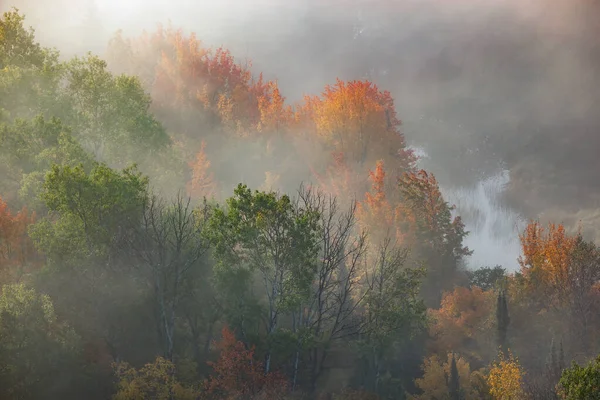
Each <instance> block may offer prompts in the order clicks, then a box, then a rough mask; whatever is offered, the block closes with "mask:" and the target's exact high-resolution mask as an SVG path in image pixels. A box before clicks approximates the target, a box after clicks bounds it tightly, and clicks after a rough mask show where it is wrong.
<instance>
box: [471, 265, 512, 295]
mask: <svg viewBox="0 0 600 400" xmlns="http://www.w3.org/2000/svg"><path fill="white" fill-rule="evenodd" d="M467 275H468V276H469V284H470V285H471V286H477V287H480V288H481V289H482V290H490V289H496V288H498V287H499V286H500V285H502V283H503V281H504V278H505V276H506V270H505V269H504V268H502V267H501V266H499V265H496V266H495V267H482V268H479V269H476V270H474V271H468V272H467Z"/></svg>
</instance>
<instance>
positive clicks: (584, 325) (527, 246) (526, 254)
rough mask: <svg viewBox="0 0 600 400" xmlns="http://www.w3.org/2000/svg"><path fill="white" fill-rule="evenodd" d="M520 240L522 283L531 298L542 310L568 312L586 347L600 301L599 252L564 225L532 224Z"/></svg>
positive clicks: (573, 331)
mask: <svg viewBox="0 0 600 400" xmlns="http://www.w3.org/2000/svg"><path fill="white" fill-rule="evenodd" d="M520 238H521V247H522V256H521V257H520V258H519V263H520V265H521V276H522V279H521V282H522V286H523V288H524V290H525V291H526V293H528V296H529V298H530V299H531V301H532V302H533V304H534V305H535V307H536V308H537V309H538V310H544V309H545V310H551V311H555V312H565V313H566V314H565V315H566V316H567V317H569V318H570V321H571V322H570V324H569V328H570V330H571V333H572V334H573V335H576V336H575V337H577V338H578V339H576V340H577V342H579V343H582V344H583V343H586V341H587V340H588V335H589V329H590V324H591V323H592V320H593V317H592V315H593V311H592V310H594V309H595V307H596V305H597V301H598V299H597V295H596V290H595V287H596V284H597V281H598V278H600V253H599V252H598V248H597V247H596V245H594V244H593V243H591V242H586V241H585V240H584V239H583V237H582V235H581V234H576V235H569V234H568V233H567V232H566V229H565V227H564V226H563V225H555V224H549V225H548V227H547V228H544V227H543V226H541V224H540V223H538V222H531V223H530V224H529V225H528V226H527V227H526V229H525V231H524V232H523V234H522V235H521V236H520Z"/></svg>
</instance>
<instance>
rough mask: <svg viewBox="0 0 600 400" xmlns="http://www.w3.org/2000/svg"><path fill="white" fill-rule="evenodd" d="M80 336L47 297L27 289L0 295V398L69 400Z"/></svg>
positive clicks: (9, 289)
mask: <svg viewBox="0 0 600 400" xmlns="http://www.w3.org/2000/svg"><path fill="white" fill-rule="evenodd" d="M79 345H80V342H79V338H78V336H77V335H76V334H75V332H74V331H73V330H72V329H71V328H69V326H67V325H66V324H64V323H62V322H61V321H59V320H58V318H57V316H56V314H55V312H54V307H53V305H52V302H51V301H50V299H49V298H48V296H44V295H40V294H38V293H37V292H36V291H35V290H33V289H30V288H27V287H25V285H22V284H18V285H5V286H4V287H2V290H1V294H0V360H1V363H0V398H3V399H39V398H44V397H46V398H47V397H50V398H73V397H68V396H69V395H72V394H73V393H72V390H73V387H74V386H73V381H74V380H76V379H77V378H81V377H80V376H78V374H77V367H78V364H77V362H78V352H79Z"/></svg>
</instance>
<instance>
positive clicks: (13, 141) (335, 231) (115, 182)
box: [0, 10, 600, 400]
mask: <svg viewBox="0 0 600 400" xmlns="http://www.w3.org/2000/svg"><path fill="white" fill-rule="evenodd" d="M37 40H38V38H36V36H35V33H34V32H33V31H32V30H30V29H28V28H27V21H26V20H25V19H24V16H23V15H22V14H20V13H19V11H18V10H13V11H9V12H6V13H5V14H3V16H2V18H1V19H0V174H1V177H2V179H0V287H1V289H0V397H1V398H6V399H38V398H40V399H41V398H60V399H81V398H85V399H92V400H93V399H109V398H113V399H121V400H126V399H140V398H143V399H301V398H327V399H347V400H350V399H432V398H435V399H450V400H455V399H552V398H565V399H574V398H594V396H596V394H595V393H594V388H595V385H596V384H597V381H598V377H597V375H598V372H597V370H598V368H597V363H598V360H597V359H596V357H597V354H598V353H600V346H599V342H598V337H597V332H598V331H599V329H600V318H598V315H600V313H599V311H600V310H599V307H600V287H599V286H598V279H599V278H600V250H599V249H598V248H597V246H596V245H595V244H594V243H593V242H590V241H587V240H586V239H585V238H584V236H583V235H582V234H581V233H577V232H576V233H572V232H570V231H569V230H568V229H566V228H565V226H563V225H555V224H548V225H545V224H542V223H540V222H538V221H531V222H530V223H529V224H528V225H527V227H526V229H524V230H523V232H521V235H520V238H519V239H520V242H521V245H522V252H521V257H520V258H519V260H518V262H519V265H520V269H519V270H518V271H515V272H508V271H506V270H505V269H504V268H503V267H502V266H493V267H492V266H481V268H479V269H476V270H471V269H467V268H466V260H467V257H468V256H469V255H470V254H472V252H473V251H477V249H470V248H468V247H467V246H465V245H464V239H465V237H467V235H468V234H469V232H467V231H466V229H465V225H464V223H463V221H462V219H461V218H460V216H459V215H457V213H456V211H455V208H454V206H453V205H452V204H449V203H448V202H447V201H446V200H445V199H444V197H443V196H442V193H441V191H440V188H439V183H438V179H437V178H436V177H435V176H434V175H433V174H432V173H431V172H428V171H425V170H422V169H419V167H418V164H417V161H418V157H417V156H416V155H415V154H414V152H413V150H411V148H410V147H408V145H407V142H406V139H405V137H404V134H403V133H402V130H401V121H400V117H401V116H399V115H398V114H397V110H396V106H395V104H394V99H393V98H392V95H391V93H390V92H388V91H386V90H382V89H381V88H380V87H379V86H378V85H376V84H375V83H373V82H372V81H369V80H365V79H362V80H351V81H345V80H342V79H337V80H336V81H333V82H331V84H329V85H327V86H325V87H324V89H323V91H322V93H320V94H318V95H315V96H310V95H307V96H305V97H304V98H303V99H301V100H299V101H297V102H295V103H292V102H289V101H287V100H286V98H285V96H284V91H283V90H282V89H280V87H279V85H278V83H277V81H271V80H268V79H267V78H266V77H265V76H263V75H262V74H255V73H253V72H252V70H251V69H250V66H249V65H248V64H244V63H240V62H238V61H237V60H236V59H235V58H234V56H233V55H232V54H231V53H230V52H229V51H228V50H227V49H225V48H210V47H208V46H205V45H204V44H203V43H202V42H201V41H200V38H197V37H196V36H195V35H194V34H193V33H185V32H183V31H182V30H180V29H177V28H175V27H173V26H158V27H157V28H156V30H154V31H152V32H144V33H143V34H141V35H140V36H137V37H127V36H126V35H124V34H123V33H122V32H118V33H116V34H115V35H114V37H113V38H112V40H111V41H110V43H109V45H108V50H107V52H106V54H105V55H103V56H102V57H100V56H98V55H94V54H92V53H89V54H87V55H85V56H80V57H73V58H66V59H65V58H64V57H63V58H61V56H60V54H59V52H58V51H57V50H55V49H50V48H46V47H44V46H41V45H40V44H39V43H38V42H37ZM590 360H591V361H590ZM588 361H590V363H589V364H588V365H587V366H580V364H584V363H586V362H588ZM571 363H574V364H572V366H571V367H569V365H570V364H571Z"/></svg>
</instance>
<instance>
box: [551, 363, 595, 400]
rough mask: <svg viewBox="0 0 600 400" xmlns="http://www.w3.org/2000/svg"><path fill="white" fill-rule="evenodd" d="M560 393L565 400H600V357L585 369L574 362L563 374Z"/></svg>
mask: <svg viewBox="0 0 600 400" xmlns="http://www.w3.org/2000/svg"><path fill="white" fill-rule="evenodd" d="M559 392H560V393H561V395H562V398H563V399H565V400H580V399H586V400H587V399H589V400H595V399H600V357H598V358H596V359H595V360H592V361H590V362H589V363H588V365H586V366H585V367H582V366H580V365H578V364H576V363H575V362H573V365H572V366H571V368H567V369H565V370H564V371H563V373H562V376H561V378H560V382H559Z"/></svg>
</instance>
